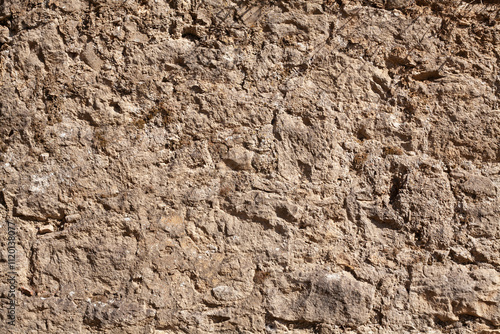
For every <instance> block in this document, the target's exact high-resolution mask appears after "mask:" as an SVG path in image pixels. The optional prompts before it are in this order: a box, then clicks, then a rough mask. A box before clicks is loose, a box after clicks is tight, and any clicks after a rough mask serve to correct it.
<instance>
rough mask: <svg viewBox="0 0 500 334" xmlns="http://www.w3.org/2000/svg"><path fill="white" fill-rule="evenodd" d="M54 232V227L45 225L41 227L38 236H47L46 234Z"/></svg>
mask: <svg viewBox="0 0 500 334" xmlns="http://www.w3.org/2000/svg"><path fill="white" fill-rule="evenodd" d="M52 232H54V226H52V225H50V224H49V225H44V226H42V227H40V229H39V230H38V234H46V233H52Z"/></svg>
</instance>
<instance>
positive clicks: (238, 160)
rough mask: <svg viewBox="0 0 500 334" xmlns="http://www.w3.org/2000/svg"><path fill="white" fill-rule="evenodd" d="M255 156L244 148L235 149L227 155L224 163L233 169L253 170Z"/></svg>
mask: <svg viewBox="0 0 500 334" xmlns="http://www.w3.org/2000/svg"><path fill="white" fill-rule="evenodd" d="M253 154H254V153H253V152H251V151H248V150H247V149H245V148H243V147H233V148H231V149H230V150H229V152H228V153H227V156H226V159H224V162H225V163H226V164H227V165H228V166H229V167H231V168H232V169H236V170H251V169H252V157H253Z"/></svg>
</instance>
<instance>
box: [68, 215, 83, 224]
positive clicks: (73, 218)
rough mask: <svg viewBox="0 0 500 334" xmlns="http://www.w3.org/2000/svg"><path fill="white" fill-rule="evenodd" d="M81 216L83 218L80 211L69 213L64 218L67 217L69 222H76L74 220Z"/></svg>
mask: <svg viewBox="0 0 500 334" xmlns="http://www.w3.org/2000/svg"><path fill="white" fill-rule="evenodd" d="M80 218H81V216H80V214H79V213H75V214H72V215H67V216H66V217H65V218H64V219H66V222H67V223H74V222H76V221H77V220H78V219H80Z"/></svg>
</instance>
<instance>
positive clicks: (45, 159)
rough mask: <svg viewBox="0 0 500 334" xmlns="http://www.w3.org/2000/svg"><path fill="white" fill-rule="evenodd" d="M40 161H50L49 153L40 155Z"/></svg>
mask: <svg viewBox="0 0 500 334" xmlns="http://www.w3.org/2000/svg"><path fill="white" fill-rule="evenodd" d="M39 160H40V162H46V161H47V160H49V154H48V153H42V154H40V157H39Z"/></svg>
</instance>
